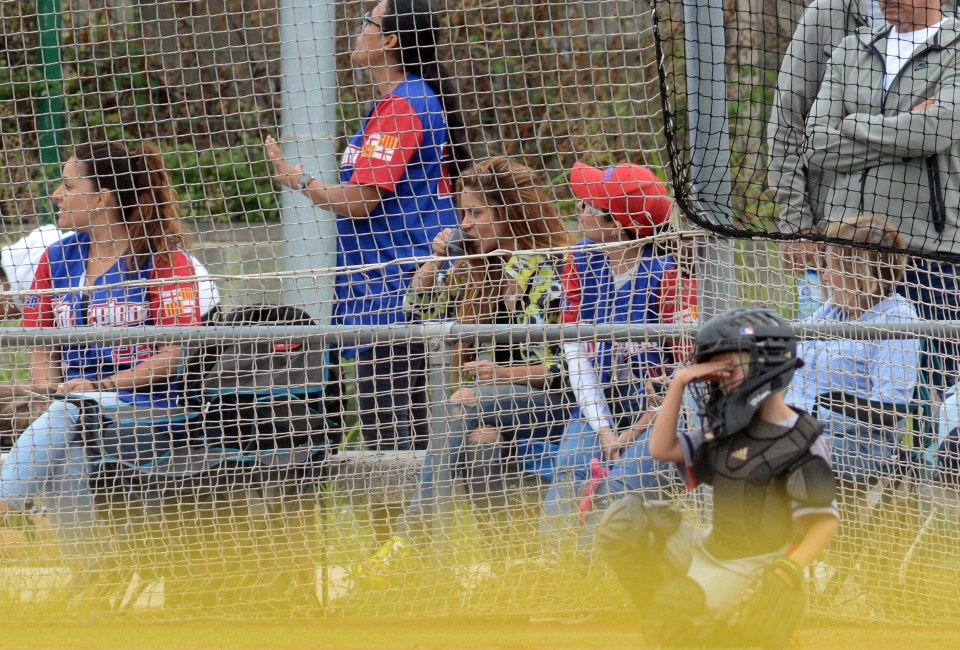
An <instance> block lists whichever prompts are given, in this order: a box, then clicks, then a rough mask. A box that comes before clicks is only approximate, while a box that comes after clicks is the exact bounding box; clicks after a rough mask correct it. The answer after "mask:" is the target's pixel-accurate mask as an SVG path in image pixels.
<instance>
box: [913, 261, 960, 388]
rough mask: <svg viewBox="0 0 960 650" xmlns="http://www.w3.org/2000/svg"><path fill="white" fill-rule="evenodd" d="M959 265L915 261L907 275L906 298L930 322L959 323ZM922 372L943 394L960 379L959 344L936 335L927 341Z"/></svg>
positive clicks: (954, 339) (949, 338)
mask: <svg viewBox="0 0 960 650" xmlns="http://www.w3.org/2000/svg"><path fill="white" fill-rule="evenodd" d="M957 270H958V269H957V264H955V263H951V262H933V261H930V260H925V259H922V258H919V257H914V258H913V259H912V260H911V264H909V265H908V266H907V272H906V274H905V275H904V290H905V292H906V296H907V297H908V298H909V299H910V300H911V301H912V302H913V303H914V304H915V306H916V308H917V311H918V312H920V317H921V318H925V319H927V320H935V321H936V320H960V278H958V277H957ZM924 347H925V349H924V352H925V354H924V361H923V366H922V370H924V371H925V372H927V373H928V377H929V381H930V384H931V386H932V387H933V388H936V389H938V390H939V391H940V392H941V393H943V392H944V391H945V390H946V389H948V388H950V387H951V386H953V385H954V384H956V383H957V380H958V379H960V376H958V372H960V341H958V340H957V338H956V337H947V336H946V335H939V336H937V335H934V336H932V337H931V338H930V339H928V340H927V342H926V344H925V346H924Z"/></svg>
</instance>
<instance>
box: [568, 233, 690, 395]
mask: <svg viewBox="0 0 960 650" xmlns="http://www.w3.org/2000/svg"><path fill="white" fill-rule="evenodd" d="M592 245H593V242H592V241H591V240H589V239H584V240H582V241H580V242H578V243H577V246H576V247H575V248H574V250H573V251H572V252H571V253H570V254H569V256H568V258H567V263H566V265H565V267H564V270H563V292H564V308H563V314H562V317H561V322H563V323H571V324H574V323H586V324H596V325H603V324H607V323H682V322H694V321H695V320H696V283H695V281H694V279H693V278H684V277H683V276H682V274H681V273H680V271H679V269H678V268H677V264H676V261H675V260H674V258H673V257H671V256H662V255H657V254H656V253H655V252H654V250H653V249H652V247H649V246H647V247H644V248H643V249H642V251H641V253H640V257H639V259H638V261H637V266H636V268H635V270H634V272H633V273H632V275H631V276H630V278H629V279H628V280H627V281H625V282H623V283H622V284H621V285H620V286H617V283H616V278H615V277H614V275H613V272H612V270H611V268H610V264H609V260H608V257H607V254H606V253H605V252H603V251H602V250H595V249H591V248H590V247H591V246H592ZM592 347H593V350H591V352H592V354H591V357H592V358H593V359H594V367H595V369H596V372H597V376H598V379H599V381H600V384H601V387H602V388H607V387H609V386H610V385H611V382H613V381H614V377H613V376H612V374H613V372H614V370H615V367H616V369H617V370H624V369H626V368H629V370H630V373H631V374H632V375H633V377H634V378H636V379H638V380H643V379H656V378H659V377H662V376H663V375H664V374H666V372H667V371H668V370H669V366H670V365H672V364H673V363H676V362H678V361H679V359H676V358H675V357H676V356H679V355H680V354H682V351H680V350H677V349H674V348H670V347H667V348H663V347H660V346H658V345H657V344H655V343H651V342H626V343H610V342H600V343H596V344H593V346H592Z"/></svg>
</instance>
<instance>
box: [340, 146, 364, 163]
mask: <svg viewBox="0 0 960 650" xmlns="http://www.w3.org/2000/svg"><path fill="white" fill-rule="evenodd" d="M359 155H360V147H358V146H357V145H355V144H351V145H347V148H346V149H345V150H344V152H343V156H342V157H341V158H340V166H341V167H353V166H354V165H356V164H357V157H358V156H359Z"/></svg>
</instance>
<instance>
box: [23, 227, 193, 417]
mask: <svg viewBox="0 0 960 650" xmlns="http://www.w3.org/2000/svg"><path fill="white" fill-rule="evenodd" d="M89 249H90V237H89V235H87V234H86V233H76V234H74V235H71V236H69V237H66V238H65V239H63V240H61V241H59V242H57V243H56V244H53V245H52V246H50V247H49V248H47V250H46V252H45V253H44V254H43V257H42V258H41V260H40V263H39V265H38V266H37V272H36V275H35V277H34V280H33V285H32V287H31V290H32V291H52V293H42V294H35V295H32V296H30V297H29V298H28V299H27V301H26V304H25V305H24V310H23V326H24V327H56V328H73V327H136V326H138V325H153V326H173V325H196V324H198V323H199V322H200V303H199V300H198V292H197V283H196V278H195V276H196V272H195V270H194V268H193V264H192V263H191V261H190V258H189V257H188V256H187V255H186V254H185V253H183V252H181V251H175V252H173V253H172V254H171V255H170V256H169V258H168V257H167V256H163V257H162V258H160V260H158V261H156V262H155V261H154V260H150V261H148V262H147V263H146V264H145V265H144V267H143V268H141V269H139V270H135V271H131V270H129V269H128V268H127V261H126V258H121V259H120V260H118V261H117V263H116V264H114V265H113V266H112V267H111V268H110V269H109V270H108V271H107V272H106V273H104V274H103V275H101V276H100V277H98V278H97V279H96V280H95V281H94V284H93V286H91V287H88V286H87V279H86V268H87V261H88V259H89ZM181 278H183V279H182V280H181ZM147 280H154V281H157V280H162V281H163V282H162V283H159V284H150V285H139V284H132V285H131V284H121V283H132V282H136V281H141V282H142V281H147ZM157 349H158V346H157V345H156V344H153V343H145V344H137V345H97V344H82V345H70V344H67V345H62V346H60V359H61V365H62V368H63V376H64V378H65V379H66V380H71V379H81V378H82V379H90V380H93V381H96V380H97V379H100V378H103V377H110V376H112V375H114V374H116V373H118V372H121V371H123V370H127V369H128V368H131V367H133V366H135V365H137V364H138V363H140V362H141V361H144V360H145V359H148V358H150V357H151V356H153V355H154V354H156V352H157ZM120 397H121V399H124V400H126V401H133V402H136V403H138V404H144V405H154V406H158V407H160V406H170V405H172V404H174V403H175V401H176V399H177V395H176V392H175V387H174V386H172V385H171V384H170V383H168V382H158V383H155V384H153V385H151V386H149V387H144V388H142V389H138V390H137V391H136V392H132V391H120Z"/></svg>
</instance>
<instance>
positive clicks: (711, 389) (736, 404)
mask: <svg viewBox="0 0 960 650" xmlns="http://www.w3.org/2000/svg"><path fill="white" fill-rule="evenodd" d="M724 352H742V353H744V354H745V355H747V357H748V359H746V363H748V364H749V366H748V368H747V370H746V372H745V373H744V374H745V375H746V376H745V378H744V380H743V383H742V384H740V385H739V386H737V387H736V388H734V389H733V390H731V391H730V392H729V393H726V394H724V393H722V392H721V390H720V388H719V386H718V384H717V383H716V382H713V381H704V382H700V383H699V385H697V384H694V385H693V386H692V387H691V388H693V393H694V397H695V399H696V401H697V406H698V407H699V411H700V416H701V417H702V418H703V419H704V421H705V424H706V426H707V430H708V431H709V432H711V433H712V437H713V438H718V437H722V436H729V435H733V434H734V433H736V432H738V431H740V430H741V429H743V428H744V427H746V426H747V425H748V424H750V421H751V420H752V419H753V416H754V415H755V414H756V412H757V409H758V408H759V407H760V405H761V404H762V403H763V401H764V400H766V399H767V398H768V397H770V396H771V395H773V394H775V393H777V392H779V391H781V390H783V389H784V388H786V387H787V385H788V384H789V383H790V380H791V379H792V378H793V373H794V371H796V369H797V368H799V367H800V366H802V365H803V361H802V360H801V359H799V358H797V337H796V335H795V334H794V333H793V328H792V327H790V325H788V324H787V323H786V321H784V320H783V319H782V318H781V317H780V316H779V315H778V314H777V313H776V312H774V311H773V310H770V309H759V308H748V309H731V310H729V311H725V312H723V313H722V314H719V315H717V316H715V317H714V318H712V319H710V320H709V321H708V322H707V323H706V324H705V325H704V326H703V327H702V328H700V331H699V332H697V336H696V339H695V340H694V344H693V358H694V362H696V363H703V362H706V361H709V360H710V359H712V358H713V357H715V356H716V355H718V354H722V353H724Z"/></svg>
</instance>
